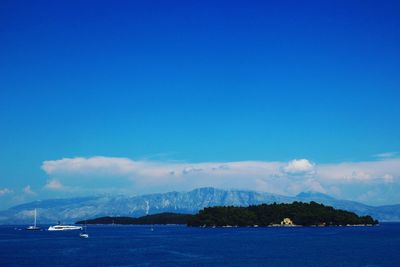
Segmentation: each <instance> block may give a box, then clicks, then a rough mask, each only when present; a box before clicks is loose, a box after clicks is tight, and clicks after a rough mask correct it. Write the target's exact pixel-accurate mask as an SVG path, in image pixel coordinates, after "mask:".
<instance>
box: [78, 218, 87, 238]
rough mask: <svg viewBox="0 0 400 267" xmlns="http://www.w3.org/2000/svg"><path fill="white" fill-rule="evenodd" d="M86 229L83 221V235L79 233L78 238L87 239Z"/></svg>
mask: <svg viewBox="0 0 400 267" xmlns="http://www.w3.org/2000/svg"><path fill="white" fill-rule="evenodd" d="M86 228H87V226H86V221H85V225H84V226H83V233H79V237H80V238H89V234H88V233H86Z"/></svg>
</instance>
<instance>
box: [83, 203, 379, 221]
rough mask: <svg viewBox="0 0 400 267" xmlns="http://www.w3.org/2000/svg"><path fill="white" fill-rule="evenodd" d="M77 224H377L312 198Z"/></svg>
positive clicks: (108, 217) (106, 219)
mask: <svg viewBox="0 0 400 267" xmlns="http://www.w3.org/2000/svg"><path fill="white" fill-rule="evenodd" d="M76 224H182V225H187V226H191V227H295V226H373V225H377V224H378V221H377V220H375V219H373V218H372V217H371V216H368V215H367V216H358V215H357V214H355V213H354V212H350V211H345V210H340V209H335V208H333V207H331V206H325V205H323V204H319V203H316V202H313V201H311V202H310V203H303V202H293V203H291V204H277V203H273V204H261V205H252V206H248V207H236V206H216V207H208V208H204V209H203V210H201V211H199V212H198V213H197V214H195V215H191V214H180V213H170V212H166V213H160V214H153V215H146V216H142V217H138V218H133V217H115V216H114V217H110V216H107V217H100V218H96V219H91V220H87V221H79V222H76Z"/></svg>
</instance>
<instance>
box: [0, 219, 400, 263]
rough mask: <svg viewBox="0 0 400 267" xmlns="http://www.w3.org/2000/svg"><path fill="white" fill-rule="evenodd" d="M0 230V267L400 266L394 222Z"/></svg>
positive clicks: (399, 231)
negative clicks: (84, 230) (371, 224)
mask: <svg viewBox="0 0 400 267" xmlns="http://www.w3.org/2000/svg"><path fill="white" fill-rule="evenodd" d="M18 228H20V227H18V226H0V266H335V267H336V266H346V267H347V266H400V223H383V224H381V225H380V226H378V227H326V228H307V227H298V228H214V229H213V228H190V227H185V226H154V231H151V230H150V229H151V227H150V226H89V227H88V233H89V234H90V238H89V239H81V238H79V232H76V231H72V232H47V231H39V232H28V231H24V230H18Z"/></svg>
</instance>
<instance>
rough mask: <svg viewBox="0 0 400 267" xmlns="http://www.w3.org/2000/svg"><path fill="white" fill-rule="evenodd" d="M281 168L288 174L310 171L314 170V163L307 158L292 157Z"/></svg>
mask: <svg viewBox="0 0 400 267" xmlns="http://www.w3.org/2000/svg"><path fill="white" fill-rule="evenodd" d="M283 170H284V171H285V172H286V173H290V174H304V173H312V172H313V171H314V163H311V162H310V161H309V160H307V159H294V160H291V161H289V163H288V164H287V165H286V166H285V167H284V168H283Z"/></svg>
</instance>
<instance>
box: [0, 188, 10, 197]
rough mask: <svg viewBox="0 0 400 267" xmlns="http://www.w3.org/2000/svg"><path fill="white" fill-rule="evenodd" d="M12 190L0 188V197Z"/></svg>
mask: <svg viewBox="0 0 400 267" xmlns="http://www.w3.org/2000/svg"><path fill="white" fill-rule="evenodd" d="M12 192H13V191H12V190H10V189H8V188H0V197H2V196H5V195H8V194H11V193H12Z"/></svg>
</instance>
